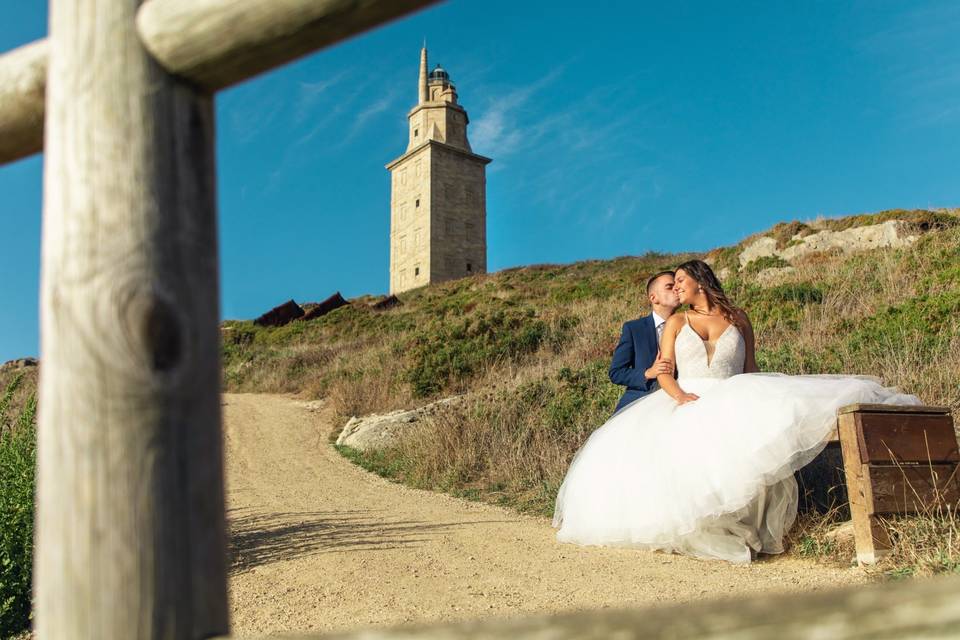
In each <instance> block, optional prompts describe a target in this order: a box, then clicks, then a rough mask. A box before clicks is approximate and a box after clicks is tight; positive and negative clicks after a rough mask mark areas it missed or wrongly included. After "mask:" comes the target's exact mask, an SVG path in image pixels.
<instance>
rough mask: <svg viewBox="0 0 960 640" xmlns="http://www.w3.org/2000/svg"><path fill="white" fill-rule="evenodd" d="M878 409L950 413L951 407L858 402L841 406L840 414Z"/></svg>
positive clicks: (901, 411)
mask: <svg viewBox="0 0 960 640" xmlns="http://www.w3.org/2000/svg"><path fill="white" fill-rule="evenodd" d="M857 411H859V412H868V411H876V412H879V413H950V411H951V409H950V407H938V406H935V405H916V404H870V403H862V402H858V403H855V404H848V405H845V406H843V407H840V408H839V409H838V410H837V413H838V414H844V413H854V412H857Z"/></svg>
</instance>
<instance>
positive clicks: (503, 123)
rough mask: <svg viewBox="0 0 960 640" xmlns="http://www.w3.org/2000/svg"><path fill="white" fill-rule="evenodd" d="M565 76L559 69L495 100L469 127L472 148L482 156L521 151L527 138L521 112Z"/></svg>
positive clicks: (504, 154)
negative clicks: (538, 95)
mask: <svg viewBox="0 0 960 640" xmlns="http://www.w3.org/2000/svg"><path fill="white" fill-rule="evenodd" d="M562 73H563V67H562V66H561V67H557V68H556V69H554V70H552V71H551V72H550V73H548V74H547V75H545V76H543V77H542V78H540V79H539V80H537V81H536V82H534V83H532V84H529V85H526V86H524V87H519V88H516V89H513V90H512V91H509V92H507V93H506V94H504V95H503V96H500V97H498V98H495V99H493V100H492V101H491V103H490V105H489V106H488V107H487V109H486V111H484V112H483V113H481V114H480V116H479V117H477V118H476V119H475V120H474V121H473V123H472V124H471V126H470V138H471V140H472V141H473V142H472V146H473V147H474V148H475V149H477V150H478V152H479V153H484V152H485V151H487V152H493V151H494V150H495V151H496V153H497V155H498V156H500V157H503V156H507V155H510V154H511V153H513V152H514V151H516V150H517V149H518V148H520V146H521V145H522V143H523V142H524V140H525V139H527V138H528V136H527V135H526V133H525V132H524V131H523V130H522V129H521V128H520V124H519V120H520V117H519V113H518V112H519V111H520V110H521V109H522V108H523V107H524V106H525V105H526V104H527V103H528V102H529V101H530V99H531V98H533V96H534V95H536V93H537V92H538V91H541V90H542V89H543V88H545V87H547V86H549V85H551V84H552V83H554V82H555V81H556V80H557V79H558V78H559V77H560V76H561V74H562Z"/></svg>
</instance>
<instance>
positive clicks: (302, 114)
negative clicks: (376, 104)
mask: <svg viewBox="0 0 960 640" xmlns="http://www.w3.org/2000/svg"><path fill="white" fill-rule="evenodd" d="M351 73H353V70H352V69H351V70H346V69H345V70H342V71H340V72H339V73H337V74H335V75H332V76H330V77H329V78H324V79H322V80H318V81H316V82H301V83H300V86H299V89H298V92H297V101H296V106H295V108H294V116H293V118H294V122H295V123H297V124H300V123H301V122H303V121H304V120H306V119H307V118H308V117H309V116H310V115H312V113H313V109H314V107H315V106H316V105H317V103H318V102H321V101H322V100H323V99H324V98H326V97H328V96H329V93H330V90H331V89H333V88H334V87H335V86H337V85H338V84H340V82H341V81H342V80H343V79H344V78H346V77H347V76H348V75H350V74H351ZM335 97H336V96H334V98H335Z"/></svg>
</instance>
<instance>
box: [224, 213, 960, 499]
mask: <svg viewBox="0 0 960 640" xmlns="http://www.w3.org/2000/svg"><path fill="white" fill-rule="evenodd" d="M888 220H901V221H904V223H905V224H906V225H907V226H908V228H909V229H910V233H912V234H915V235H917V236H918V239H917V240H916V241H915V242H914V243H913V244H911V245H909V246H907V247H902V248H898V249H892V248H887V249H875V250H866V251H857V252H852V253H848V252H844V251H842V250H840V249H831V250H827V251H818V252H814V253H810V254H807V255H804V256H802V257H800V258H797V259H795V260H792V261H790V262H787V261H785V260H783V259H782V258H779V257H775V256H773V257H770V256H768V257H763V258H760V259H759V260H756V261H754V262H752V263H749V264H746V265H741V264H740V261H739V259H738V256H739V255H740V253H741V252H742V251H743V249H744V247H746V246H747V245H749V244H751V243H752V242H755V241H756V240H757V239H758V238H761V237H769V238H773V239H774V240H775V241H776V246H777V247H779V248H784V247H789V246H792V245H795V244H799V243H801V242H802V239H803V238H804V237H806V236H808V235H811V234H813V233H816V232H818V231H822V230H832V231H840V230H844V229H851V228H855V227H864V226H867V225H874V224H878V223H881V222H884V221H888ZM958 254H960V217H958V216H957V212H956V211H936V212H934V211H902V210H896V211H885V212H882V213H878V214H873V215H860V216H852V217H847V218H840V219H831V220H819V221H814V222H811V223H798V222H793V223H785V224H780V225H777V226H776V227H774V228H773V229H771V230H770V231H768V232H766V233H763V234H757V235H756V236H753V237H751V238H748V239H745V240H744V241H743V242H742V243H740V244H738V245H736V246H733V247H725V248H721V249H717V250H714V251H711V252H709V253H707V254H706V255H704V256H702V257H705V258H706V259H707V260H708V261H710V262H712V263H713V264H714V267H715V270H717V272H718V273H719V274H721V278H722V279H723V281H724V285H725V289H726V290H727V293H728V294H729V295H730V296H731V298H732V299H733V300H734V301H735V302H736V303H737V304H738V305H740V306H742V307H743V308H745V309H746V310H747V311H748V312H749V314H750V316H751V318H752V320H753V323H754V326H755V328H756V330H757V335H758V362H759V365H760V367H761V369H763V370H766V371H782V372H786V373H857V374H871V375H875V376H878V377H880V378H882V379H883V381H884V382H885V383H887V384H889V385H897V386H899V387H901V388H902V389H904V390H905V391H908V392H911V393H916V394H917V395H919V396H920V397H921V398H922V399H923V400H924V401H925V402H927V403H929V404H942V405H949V406H951V407H953V409H954V412H955V415H957V411H958V409H960V386H958V384H960V259H958ZM695 255H697V254H681V255H665V254H647V255H644V256H640V257H622V258H617V259H614V260H606V261H587V262H580V263H576V264H571V265H535V266H529V267H522V268H515V269H507V270H504V271H501V272H498V273H495V274H490V275H478V276H474V277H470V278H465V279H463V280H458V281H454V282H448V283H443V284H439V285H433V286H428V287H424V288H421V289H418V290H414V291H411V292H408V293H404V294H401V295H400V296H399V297H400V299H401V300H402V302H403V305H402V306H400V307H396V308H393V309H391V310H388V311H382V312H378V311H374V310H372V309H370V308H369V307H368V306H367V305H366V304H365V302H369V301H370V300H367V299H359V300H354V301H353V303H354V304H352V305H351V306H349V307H344V308H342V309H339V310H337V311H335V312H333V313H331V314H329V315H327V316H325V317H323V318H321V319H318V320H314V321H311V322H300V321H295V322H293V323H292V324H290V325H287V326H285V327H282V328H275V329H264V328H259V327H255V326H254V325H253V324H252V323H250V322H228V323H226V324H225V336H226V338H225V344H224V365H225V372H224V373H225V382H226V387H227V388H228V389H230V390H233V391H253V390H257V391H275V392H300V393H303V394H306V395H308V396H311V397H325V398H327V399H328V400H329V402H331V403H332V404H333V407H334V408H335V410H336V412H337V414H338V415H339V417H340V418H341V419H342V420H343V421H345V420H346V419H348V418H349V417H350V416H353V415H363V414H367V413H374V412H381V411H386V410H391V409H397V408H404V407H414V406H417V405H421V404H425V403H427V402H430V401H432V400H435V399H438V398H441V397H444V396H448V395H452V394H467V397H466V400H465V401H464V402H461V403H456V404H454V405H450V406H448V407H447V408H445V409H443V410H442V411H441V412H440V413H439V415H438V416H437V417H436V418H434V419H431V420H428V421H423V422H421V423H419V424H418V426H417V427H415V428H413V429H411V431H410V432H409V433H408V434H407V435H406V436H405V437H404V439H403V441H402V442H401V443H400V444H399V445H398V446H397V447H395V448H393V449H390V450H388V451H382V452H378V453H376V454H361V453H359V452H356V451H350V450H345V451H344V453H345V454H347V455H349V456H351V457H352V458H354V459H355V460H356V461H357V462H359V463H361V464H364V465H365V466H367V467H368V468H371V469H373V470H376V471H378V472H380V473H381V474H383V475H386V476H389V477H392V478H395V479H397V480H400V481H403V482H406V483H408V484H411V485H414V486H418V487H423V488H430V489H436V490H440V491H447V492H451V493H454V494H456V495H462V496H467V497H473V498H479V499H484V500H492V501H496V502H500V503H504V504H509V505H511V506H515V507H517V508H520V509H524V510H531V511H535V512H539V513H544V514H547V513H549V512H550V510H551V508H552V505H553V500H554V497H555V493H556V490H557V488H558V485H559V483H560V482H561V480H562V478H563V474H564V472H565V470H566V467H567V465H568V463H569V460H570V458H571V456H572V454H573V453H574V452H575V451H576V450H577V449H578V448H579V446H580V445H581V444H582V443H583V441H584V440H585V439H586V437H587V436H588V435H589V434H590V432H591V431H592V430H593V429H594V428H596V427H597V426H599V425H600V424H602V423H603V421H604V420H605V419H606V418H607V417H608V416H609V415H610V413H611V411H612V409H613V407H614V405H615V403H616V400H617V398H618V396H619V393H620V391H621V389H620V388H618V387H615V386H614V385H612V384H610V383H609V381H608V380H607V374H606V371H607V367H608V365H609V358H610V355H611V352H612V349H613V346H614V345H615V343H616V340H617V338H618V336H619V329H620V325H621V323H622V322H624V321H625V320H628V319H631V318H635V317H637V316H639V315H642V314H644V313H646V307H647V305H646V302H645V300H644V295H643V283H644V282H645V281H646V278H647V277H648V276H649V275H650V274H652V273H654V272H656V271H659V270H661V269H664V268H670V267H672V266H675V265H676V264H678V263H679V262H681V261H683V260H685V259H687V258H690V257H694V256H695ZM785 266H790V267H792V268H790V269H783V267H785Z"/></svg>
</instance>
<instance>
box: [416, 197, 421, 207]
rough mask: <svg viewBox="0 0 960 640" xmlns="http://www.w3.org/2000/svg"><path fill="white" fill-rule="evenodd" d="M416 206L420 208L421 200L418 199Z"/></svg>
mask: <svg viewBox="0 0 960 640" xmlns="http://www.w3.org/2000/svg"><path fill="white" fill-rule="evenodd" d="M416 206H418V207H419V206H420V198H417V205H416Z"/></svg>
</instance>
